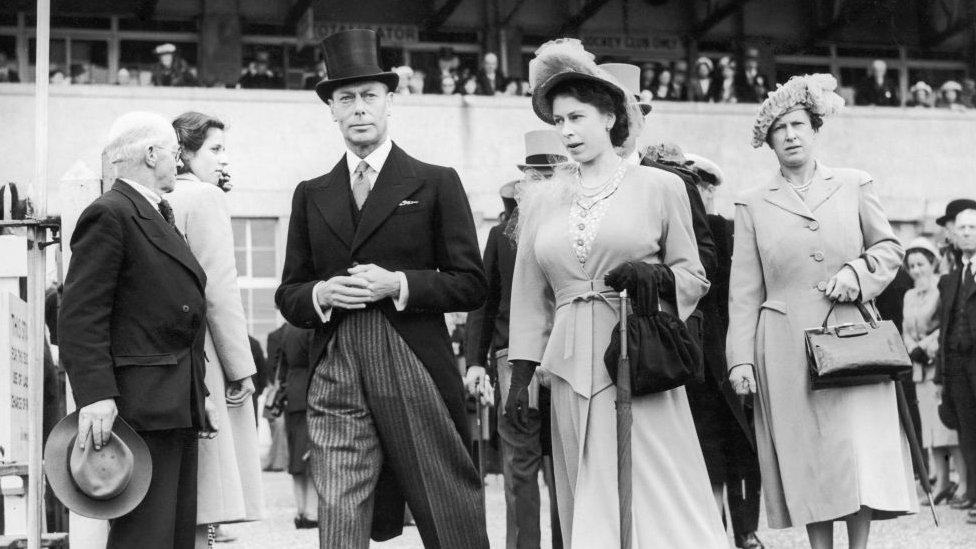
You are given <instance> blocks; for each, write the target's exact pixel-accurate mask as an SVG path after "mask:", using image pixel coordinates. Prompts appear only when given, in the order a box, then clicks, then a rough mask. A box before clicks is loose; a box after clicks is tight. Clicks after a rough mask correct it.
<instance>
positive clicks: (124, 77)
mask: <svg viewBox="0 0 976 549" xmlns="http://www.w3.org/2000/svg"><path fill="white" fill-rule="evenodd" d="M135 84H136V82H135V81H134V80H132V74H131V73H130V72H129V69H127V68H125V67H122V68H121V69H119V72H118V73H116V75H115V85H116V86H132V85H135Z"/></svg>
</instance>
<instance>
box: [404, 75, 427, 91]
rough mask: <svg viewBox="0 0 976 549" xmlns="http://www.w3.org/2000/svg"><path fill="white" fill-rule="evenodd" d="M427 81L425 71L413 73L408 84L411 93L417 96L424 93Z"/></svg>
mask: <svg viewBox="0 0 976 549" xmlns="http://www.w3.org/2000/svg"><path fill="white" fill-rule="evenodd" d="M426 79H427V74H426V73H424V71H413V74H412V75H410V79H409V83H408V87H409V88H410V93H411V94H416V95H419V94H422V93H424V82H425V80H426Z"/></svg>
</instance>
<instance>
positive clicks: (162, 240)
mask: <svg viewBox="0 0 976 549" xmlns="http://www.w3.org/2000/svg"><path fill="white" fill-rule="evenodd" d="M112 190H113V191H118V192H120V193H122V194H123V195H125V196H126V197H127V198H128V199H129V200H130V201H131V202H132V204H133V205H134V206H135V207H136V212H137V213H138V214H139V215H138V216H137V217H136V218H135V219H136V223H137V224H138V225H139V228H140V229H142V232H143V233H144V234H145V235H146V238H147V239H148V240H149V242H151V243H152V244H153V245H154V246H156V247H157V248H159V250H160V251H161V252H163V253H165V254H166V255H168V256H170V257H172V258H173V259H175V260H176V261H178V262H179V263H181V264H182V265H183V266H184V267H186V269H187V270H188V271H190V272H191V273H192V274H193V277H194V278H195V279H196V281H197V285H198V286H199V287H200V290H201V291H203V290H204V288H205V287H206V274H204V272H203V269H202V268H201V267H200V263H199V262H198V261H197V260H196V258H195V257H193V252H191V251H190V246H189V244H187V243H186V240H185V239H184V238H183V237H182V236H181V235H180V233H179V232H178V231H177V230H176V229H175V228H174V227H172V226H170V224H169V223H167V222H166V220H165V219H163V216H162V214H160V213H159V212H157V211H156V209H155V208H153V207H152V206H151V205H150V204H149V201H147V200H146V199H145V197H143V196H142V195H141V194H139V192H138V191H136V190H135V189H133V188H132V187H131V186H130V185H129V184H128V183H125V182H124V181H121V180H120V181H116V182H115V185H113V186H112Z"/></svg>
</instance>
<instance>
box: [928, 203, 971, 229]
mask: <svg viewBox="0 0 976 549" xmlns="http://www.w3.org/2000/svg"><path fill="white" fill-rule="evenodd" d="M963 210H976V200H971V199H969V198H957V199H956V200H953V201H952V202H949V204H947V205H946V210H945V215H943V216H942V217H940V218H938V219H936V220H935V222H936V223H938V224H939V226H940V227H945V224H946V222H948V221H955V219H956V216H957V215H959V212H961V211H963Z"/></svg>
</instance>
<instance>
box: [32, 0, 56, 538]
mask: <svg viewBox="0 0 976 549" xmlns="http://www.w3.org/2000/svg"><path fill="white" fill-rule="evenodd" d="M50 45H51V0H37V59H36V60H35V62H34V65H35V67H36V68H37V69H36V71H37V72H36V74H37V76H38V77H37V78H35V79H34V89H35V97H34V123H35V127H34V182H33V185H31V188H32V190H33V192H32V193H31V196H30V200H31V203H32V204H33V207H34V212H33V215H34V218H35V219H44V218H46V217H47V115H48V109H47V107H48V80H47V73H48V62H49V59H50ZM46 231H47V229H45V228H43V227H40V226H37V225H32V226H31V227H30V228H29V229H28V232H27V235H28V239H29V243H30V246H31V248H30V255H29V259H28V261H29V263H28V271H27V290H28V295H27V299H28V311H29V314H28V319H29V320H28V329H29V330H30V334H29V336H28V337H29V341H30V352H29V353H28V366H29V370H28V380H27V384H28V386H29V391H30V393H29V395H30V398H29V400H28V404H27V406H28V412H29V415H30V426H29V435H28V440H29V445H30V449H29V450H28V459H27V482H28V486H27V547H28V549H41V527H42V525H43V523H44V501H43V500H44V476H43V473H42V472H41V460H42V459H43V454H42V452H43V448H42V446H41V431H42V429H43V423H42V420H43V411H44V386H43V384H44V282H45V278H46V268H45V264H44V249H43V248H42V247H41V246H40V244H41V242H43V241H44V236H45V234H46Z"/></svg>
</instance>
